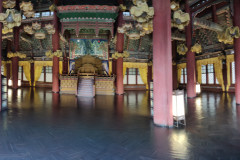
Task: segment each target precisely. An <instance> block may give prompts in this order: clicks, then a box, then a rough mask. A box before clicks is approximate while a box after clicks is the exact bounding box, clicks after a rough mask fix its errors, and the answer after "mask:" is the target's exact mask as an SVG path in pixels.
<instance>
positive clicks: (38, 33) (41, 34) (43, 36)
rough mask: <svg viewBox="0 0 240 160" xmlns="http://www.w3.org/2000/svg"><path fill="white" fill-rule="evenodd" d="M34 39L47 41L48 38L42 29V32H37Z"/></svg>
mask: <svg viewBox="0 0 240 160" xmlns="http://www.w3.org/2000/svg"><path fill="white" fill-rule="evenodd" d="M34 37H35V38H36V39H45V38H46V34H45V32H44V30H43V29H40V30H37V31H36V32H35V34H34Z"/></svg>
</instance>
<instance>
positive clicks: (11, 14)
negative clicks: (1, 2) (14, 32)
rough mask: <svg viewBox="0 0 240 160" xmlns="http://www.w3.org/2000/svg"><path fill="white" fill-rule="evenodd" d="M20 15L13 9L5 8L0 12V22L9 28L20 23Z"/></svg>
mask: <svg viewBox="0 0 240 160" xmlns="http://www.w3.org/2000/svg"><path fill="white" fill-rule="evenodd" d="M21 20H22V16H21V14H20V13H17V12H16V11H15V10H14V9H7V10H6V13H0V22H2V23H3V25H4V27H7V28H9V29H11V28H13V27H18V26H20V25H21Z"/></svg>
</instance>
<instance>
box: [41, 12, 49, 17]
mask: <svg viewBox="0 0 240 160" xmlns="http://www.w3.org/2000/svg"><path fill="white" fill-rule="evenodd" d="M50 15H51V12H42V17H46V16H50Z"/></svg>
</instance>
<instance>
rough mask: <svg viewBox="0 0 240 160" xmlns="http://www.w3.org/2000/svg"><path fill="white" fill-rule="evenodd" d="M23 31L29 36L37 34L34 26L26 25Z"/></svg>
mask: <svg viewBox="0 0 240 160" xmlns="http://www.w3.org/2000/svg"><path fill="white" fill-rule="evenodd" d="M23 30H24V32H26V33H27V34H31V35H32V34H34V33H35V32H34V31H33V28H32V26H29V25H26V26H24V27H23Z"/></svg>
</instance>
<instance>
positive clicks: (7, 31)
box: [2, 27, 13, 34]
mask: <svg viewBox="0 0 240 160" xmlns="http://www.w3.org/2000/svg"><path fill="white" fill-rule="evenodd" d="M12 32H13V29H12V28H11V29H9V28H7V27H3V29H2V34H7V33H12Z"/></svg>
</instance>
